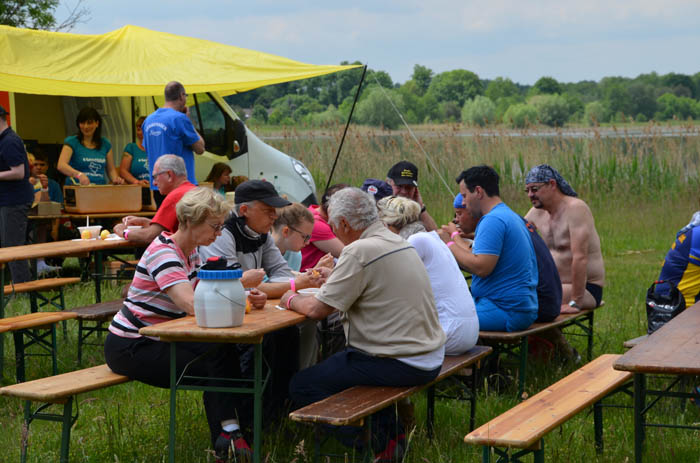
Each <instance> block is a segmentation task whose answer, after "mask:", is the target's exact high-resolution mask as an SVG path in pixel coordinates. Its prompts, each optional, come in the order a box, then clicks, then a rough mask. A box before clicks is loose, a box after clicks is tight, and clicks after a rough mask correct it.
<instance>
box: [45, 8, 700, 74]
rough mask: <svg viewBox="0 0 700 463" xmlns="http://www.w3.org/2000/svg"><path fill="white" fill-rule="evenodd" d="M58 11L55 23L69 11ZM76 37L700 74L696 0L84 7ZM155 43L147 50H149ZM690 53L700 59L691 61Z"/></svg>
mask: <svg viewBox="0 0 700 463" xmlns="http://www.w3.org/2000/svg"><path fill="white" fill-rule="evenodd" d="M75 2H76V0H63V1H62V4H61V5H60V6H59V8H58V10H57V11H56V15H57V17H58V19H59V20H60V19H61V17H62V15H63V16H65V7H66V5H73V4H75ZM84 4H85V6H87V7H88V8H89V9H90V19H89V20H88V21H87V22H86V23H84V24H78V25H77V26H76V27H75V28H74V29H73V30H72V32H75V33H81V34H102V33H105V32H108V31H111V30H114V29H118V28H120V27H122V26H124V25H126V24H133V25H137V26H142V27H146V28H149V29H153V30H158V31H162V32H170V33H174V34H180V35H187V36H191V37H197V38H201V39H207V40H213V41H216V42H221V43H225V44H229V45H235V46H238V47H243V48H249V49H254V50H260V51H264V52H266V53H272V54H275V55H280V56H284V57H287V58H291V59H294V60H297V61H302V62H306V63H312V64H339V63H340V62H341V61H351V62H352V61H355V60H357V61H360V62H362V63H366V64H368V65H369V67H370V68H371V69H374V70H382V71H386V72H388V73H389V75H390V76H391V78H392V80H393V81H394V82H398V83H404V82H405V81H407V80H408V79H410V77H411V74H412V73H413V67H414V65H415V64H420V65H423V66H427V67H428V68H430V69H431V70H433V72H434V73H435V74H438V73H440V72H444V71H450V70H453V69H468V70H470V71H472V72H474V73H476V74H477V75H478V76H479V77H480V78H482V79H493V78H496V77H507V78H510V79H511V80H513V81H514V82H518V83H521V84H533V83H535V81H537V79H539V78H540V77H542V76H550V77H554V78H555V79H557V80H558V81H560V82H578V81H581V80H595V81H599V80H600V79H601V78H603V77H605V76H624V77H635V76H637V75H639V74H642V73H649V72H652V71H655V72H657V73H659V74H666V73H668V72H677V73H682V74H695V73H696V72H699V71H700V64H699V63H695V59H697V55H696V53H697V50H700V28H699V27H697V18H698V17H700V1H698V0H663V1H662V0H575V1H574V0H539V1H532V0H485V1H484V0H481V1H473V0H461V1H458V0H456V1H452V0H431V1H425V0H421V1H415V0H400V1H394V0H386V1H382V0H370V1H365V0H355V1H353V2H347V1H343V2H340V1H335V0H325V1H311V0H301V1H293V0H292V1H290V0H287V1H277V0H260V1H250V2H237V1H226V0H218V1H214V0H197V1H192V0H190V1H187V2H185V1H180V0H168V1H163V0H141V1H134V0H119V1H114V0H84ZM144 46H148V44H144ZM693 56H695V57H696V58H693Z"/></svg>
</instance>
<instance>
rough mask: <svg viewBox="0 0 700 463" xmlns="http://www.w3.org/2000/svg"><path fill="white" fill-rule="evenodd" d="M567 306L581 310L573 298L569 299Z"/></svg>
mask: <svg viewBox="0 0 700 463" xmlns="http://www.w3.org/2000/svg"><path fill="white" fill-rule="evenodd" d="M569 307H573V308H574V309H578V310H581V306H580V305H578V304H577V303H576V301H574V300H573V299H571V300H570V301H569Z"/></svg>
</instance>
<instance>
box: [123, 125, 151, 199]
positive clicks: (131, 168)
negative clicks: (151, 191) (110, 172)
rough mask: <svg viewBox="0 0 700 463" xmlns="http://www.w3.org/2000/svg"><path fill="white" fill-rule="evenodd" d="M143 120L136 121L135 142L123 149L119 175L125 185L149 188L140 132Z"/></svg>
mask: <svg viewBox="0 0 700 463" xmlns="http://www.w3.org/2000/svg"><path fill="white" fill-rule="evenodd" d="M145 120H146V118H145V117H144V116H141V117H139V118H138V119H137V120H136V141H135V142H131V143H129V144H128V145H126V146H125V147H124V154H123V155H122V162H121V164H120V165H119V174H120V175H121V176H122V177H123V178H124V180H126V182H127V183H140V184H141V185H143V186H149V185H150V181H149V176H148V156H147V155H146V149H145V148H144V147H143V130H141V125H142V124H143V121H145Z"/></svg>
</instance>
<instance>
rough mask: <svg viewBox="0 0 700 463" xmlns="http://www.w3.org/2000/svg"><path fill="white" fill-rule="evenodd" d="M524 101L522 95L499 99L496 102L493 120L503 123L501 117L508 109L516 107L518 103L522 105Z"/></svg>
mask: <svg viewBox="0 0 700 463" xmlns="http://www.w3.org/2000/svg"><path fill="white" fill-rule="evenodd" d="M524 101H525V98H524V97H523V96H522V95H513V96H507V97H503V98H499V99H498V100H496V102H495V103H496V113H495V115H494V117H495V119H496V120H497V121H504V119H503V116H504V114H505V113H506V111H508V108H510V107H511V106H513V105H516V104H518V103H523V102H524Z"/></svg>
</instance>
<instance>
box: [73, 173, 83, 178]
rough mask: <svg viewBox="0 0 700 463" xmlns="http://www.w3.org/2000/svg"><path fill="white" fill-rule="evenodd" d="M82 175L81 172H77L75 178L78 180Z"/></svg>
mask: <svg viewBox="0 0 700 463" xmlns="http://www.w3.org/2000/svg"><path fill="white" fill-rule="evenodd" d="M82 175H83V173H82V172H78V175H76V176H75V178H80V177H81V176H82Z"/></svg>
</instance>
